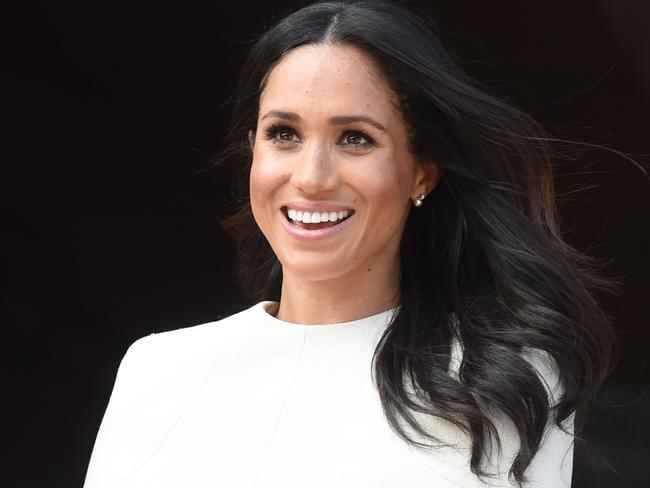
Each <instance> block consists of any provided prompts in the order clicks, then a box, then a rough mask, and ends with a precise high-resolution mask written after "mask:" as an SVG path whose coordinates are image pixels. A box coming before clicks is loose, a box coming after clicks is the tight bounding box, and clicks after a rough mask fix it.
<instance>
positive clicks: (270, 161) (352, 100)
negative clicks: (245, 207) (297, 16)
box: [250, 44, 440, 324]
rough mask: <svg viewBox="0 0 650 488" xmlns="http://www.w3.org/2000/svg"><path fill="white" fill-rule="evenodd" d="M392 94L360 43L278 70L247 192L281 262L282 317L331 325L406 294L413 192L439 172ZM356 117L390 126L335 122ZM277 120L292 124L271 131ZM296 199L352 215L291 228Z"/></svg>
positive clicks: (327, 49) (315, 49)
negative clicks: (308, 228) (403, 281)
mask: <svg viewBox="0 0 650 488" xmlns="http://www.w3.org/2000/svg"><path fill="white" fill-rule="evenodd" d="M394 100H395V96H394V93H393V92H392V90H391V88H390V85H389V83H388V82H387V80H386V79H385V78H384V77H383V75H382V74H381V73H380V71H379V69H378V67H377V66H376V64H375V63H374V61H373V60H372V59H371V58H370V57H369V56H368V55H367V54H365V53H364V52H362V51H360V50H359V49H357V48H355V47H351V46H342V45H331V44H318V45H307V46H301V47H299V48H296V49H294V50H292V51H290V52H289V53H288V54H286V55H285V56H284V57H283V59H282V60H281V61H280V62H279V63H278V64H277V65H276V66H275V68H274V69H273V70H272V71H271V73H270V74H269V76H268V78H267V83H266V84H265V86H264V88H263V91H262V93H261V96H260V109H259V114H258V126H257V131H256V132H255V133H252V132H251V134H250V140H251V144H252V146H253V163H252V168H251V175H250V195H251V207H252V210H253V215H254V217H255V220H256V222H257V224H258V225H259V227H260V229H261V230H262V232H263V233H264V235H265V236H266V238H267V240H268V241H269V243H270V245H271V247H272V248H273V250H274V252H275V254H276V256H277V257H278V259H279V261H280V262H281V264H282V269H283V283H282V291H281V299H280V305H279V308H278V310H277V314H276V315H277V318H279V319H281V320H284V321H287V322H293V323H300V324H332V323H339V322H347V321H351V320H356V319H360V318H363V317H367V316H370V315H373V314H376V313H379V312H382V311H384V310H387V309H389V308H392V307H394V306H396V305H397V304H399V286H398V283H399V282H398V277H399V242H400V238H401V234H402V231H403V229H404V224H405V222H406V218H407V216H408V214H409V212H410V211H417V210H418V209H416V208H413V201H414V200H415V198H417V196H418V195H420V194H421V193H424V194H428V193H429V192H430V191H431V190H432V189H433V188H434V186H435V185H436V183H437V181H438V178H439V174H440V171H439V168H438V166H437V165H436V164H434V163H432V162H417V161H416V160H415V158H414V156H413V155H412V154H411V151H410V148H409V138H408V134H407V127H406V124H405V122H404V120H403V117H402V114H401V113H400V111H399V109H398V107H397V106H396V103H395V101H394ZM277 112H284V113H291V114H294V115H293V116H291V117H287V116H286V115H283V114H278V113H277ZM347 115H362V116H365V117H370V118H371V119H372V120H373V121H375V122H377V123H379V124H380V125H381V126H382V127H383V128H384V129H385V130H380V129H379V128H377V127H375V126H374V125H373V124H372V123H369V122H368V121H353V122H349V121H348V122H345V123H342V122H341V121H340V120H338V121H335V123H334V122H333V120H332V118H333V117H340V116H347ZM274 124H275V125H277V124H280V125H282V126H284V127H283V128H282V129H276V131H275V132H274V133H273V134H269V133H268V130H269V128H270V127H272V126H273V125H274ZM278 131H279V132H278ZM354 131H362V132H363V133H365V134H366V135H367V136H369V137H366V136H364V135H363V134H360V133H359V132H354ZM370 139H372V141H373V142H371V141H370ZM296 201H299V202H318V203H332V204H337V205H341V206H344V207H349V208H352V209H354V211H355V213H354V215H353V216H352V217H351V218H350V219H351V220H350V222H348V224H349V225H347V226H346V227H345V228H344V229H343V230H342V231H341V232H339V233H337V234H336V235H333V236H330V237H327V238H325V239H321V240H316V241H301V240H298V239H296V238H295V237H294V236H292V235H290V234H289V233H288V232H287V230H286V229H285V228H284V225H283V219H285V217H284V214H283V213H282V212H281V210H280V208H281V206H282V205H283V204H285V203H287V202H296Z"/></svg>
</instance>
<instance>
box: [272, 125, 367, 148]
mask: <svg viewBox="0 0 650 488" xmlns="http://www.w3.org/2000/svg"><path fill="white" fill-rule="evenodd" d="M282 132H288V133H291V134H292V135H294V134H296V131H295V130H294V129H293V128H292V127H289V126H288V125H285V124H273V125H271V126H269V127H268V128H267V129H266V130H265V131H264V136H265V138H266V139H267V140H270V141H273V142H274V143H278V144H290V143H293V142H295V141H283V140H280V139H278V138H277V137H278V136H279V135H280V134H281V133H282ZM350 135H353V136H360V137H362V138H363V139H365V140H366V142H362V143H360V144H350V145H353V146H354V147H370V146H373V145H374V144H375V140H374V139H373V138H372V137H370V136H369V135H368V134H367V133H366V132H364V131H362V130H359V129H354V130H346V131H344V132H343V135H342V136H341V139H343V138H345V137H346V136H350Z"/></svg>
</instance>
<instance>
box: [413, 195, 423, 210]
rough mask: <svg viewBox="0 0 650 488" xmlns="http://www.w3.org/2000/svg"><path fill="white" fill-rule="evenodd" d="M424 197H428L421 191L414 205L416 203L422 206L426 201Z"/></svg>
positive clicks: (417, 205)
mask: <svg viewBox="0 0 650 488" xmlns="http://www.w3.org/2000/svg"><path fill="white" fill-rule="evenodd" d="M424 197H426V195H425V194H424V193H421V194H420V196H419V197H417V198H416V199H415V201H414V202H413V205H415V206H416V207H421V206H422V204H423V203H424Z"/></svg>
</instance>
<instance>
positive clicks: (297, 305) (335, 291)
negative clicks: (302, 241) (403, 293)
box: [277, 260, 399, 324]
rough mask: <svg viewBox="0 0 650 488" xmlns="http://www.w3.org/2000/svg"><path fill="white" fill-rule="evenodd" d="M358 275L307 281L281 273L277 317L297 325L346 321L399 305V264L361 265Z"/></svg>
mask: <svg viewBox="0 0 650 488" xmlns="http://www.w3.org/2000/svg"><path fill="white" fill-rule="evenodd" d="M361 269H363V270H364V271H363V272H362V273H350V274H348V275H345V276H342V277H337V278H332V279H327V280H309V279H305V276H304V275H300V276H298V275H296V274H292V273H291V272H288V271H287V270H286V269H284V270H283V280H282V291H281V298H280V306H279V308H278V313H277V318H278V319H280V320H284V321H286V322H293V323H297V324H336V323H341V322H350V321H352V320H358V319H361V318H364V317H369V316H371V315H375V314H377V313H380V312H383V311H385V310H389V309H391V308H393V307H395V306H397V305H398V304H399V263H398V262H397V260H395V262H393V263H392V265H391V266H365V267H362V268H361Z"/></svg>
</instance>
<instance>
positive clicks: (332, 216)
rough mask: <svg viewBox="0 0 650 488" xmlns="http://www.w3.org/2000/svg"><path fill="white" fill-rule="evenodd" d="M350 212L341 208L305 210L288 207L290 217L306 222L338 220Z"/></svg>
mask: <svg viewBox="0 0 650 488" xmlns="http://www.w3.org/2000/svg"><path fill="white" fill-rule="evenodd" d="M348 215H349V212H348V211H347V210H340V211H338V212H303V211H302V210H296V209H294V208H287V216H288V217H289V219H291V220H293V221H296V222H303V223H305V224H319V223H321V222H336V221H337V220H343V219H345V218H347V216H348Z"/></svg>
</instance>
